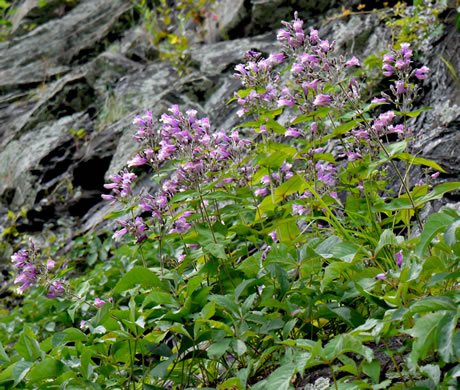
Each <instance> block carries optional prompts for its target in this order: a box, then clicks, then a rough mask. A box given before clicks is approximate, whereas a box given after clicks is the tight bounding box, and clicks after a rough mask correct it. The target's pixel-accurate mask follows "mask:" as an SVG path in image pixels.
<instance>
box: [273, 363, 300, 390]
mask: <svg viewBox="0 0 460 390" xmlns="http://www.w3.org/2000/svg"><path fill="white" fill-rule="evenodd" d="M295 373H296V366H295V363H293V362H291V363H288V364H284V365H282V366H281V367H279V368H277V369H276V370H275V371H274V372H273V373H272V374H271V375H270V376H269V377H268V378H267V383H266V385H265V388H266V389H276V390H289V389H290V388H291V380H292V377H293V376H294V374H295Z"/></svg>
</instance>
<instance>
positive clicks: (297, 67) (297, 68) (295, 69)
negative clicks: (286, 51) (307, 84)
mask: <svg viewBox="0 0 460 390" xmlns="http://www.w3.org/2000/svg"><path fill="white" fill-rule="evenodd" d="M291 72H292V73H300V72H303V66H302V65H300V64H298V63H296V62H295V63H294V64H293V65H292V68H291Z"/></svg>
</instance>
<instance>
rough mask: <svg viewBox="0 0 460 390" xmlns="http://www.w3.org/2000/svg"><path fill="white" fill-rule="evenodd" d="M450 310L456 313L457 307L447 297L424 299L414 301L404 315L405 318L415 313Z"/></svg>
mask: <svg viewBox="0 0 460 390" xmlns="http://www.w3.org/2000/svg"><path fill="white" fill-rule="evenodd" d="M440 310H450V311H453V312H454V313H455V312H457V305H456V304H455V302H454V301H452V300H451V299H450V298H447V297H424V298H421V299H419V300H417V301H415V302H414V303H413V304H412V305H411V306H410V308H409V311H408V312H407V313H406V314H405V315H404V317H405V318H407V317H410V316H412V315H413V314H415V313H426V312H429V311H440Z"/></svg>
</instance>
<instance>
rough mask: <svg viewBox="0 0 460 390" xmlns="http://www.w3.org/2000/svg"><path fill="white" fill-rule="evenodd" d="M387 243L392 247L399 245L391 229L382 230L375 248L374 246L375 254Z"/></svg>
mask: <svg viewBox="0 0 460 390" xmlns="http://www.w3.org/2000/svg"><path fill="white" fill-rule="evenodd" d="M387 245H391V246H393V247H397V246H398V245H399V242H398V240H397V238H396V236H395V234H394V233H393V230H391V229H386V230H384V231H383V233H382V235H381V236H380V239H379V243H378V245H377V248H375V254H378V253H379V252H380V250H381V249H382V248H383V247H385V246H387Z"/></svg>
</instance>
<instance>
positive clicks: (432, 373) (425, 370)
mask: <svg viewBox="0 0 460 390" xmlns="http://www.w3.org/2000/svg"><path fill="white" fill-rule="evenodd" d="M420 372H421V373H422V374H423V375H426V376H427V377H428V378H430V379H431V380H432V381H433V382H434V385H435V386H436V387H437V386H438V385H439V380H440V379H441V369H440V368H439V366H437V365H435V364H427V365H425V366H422V367H420Z"/></svg>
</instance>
